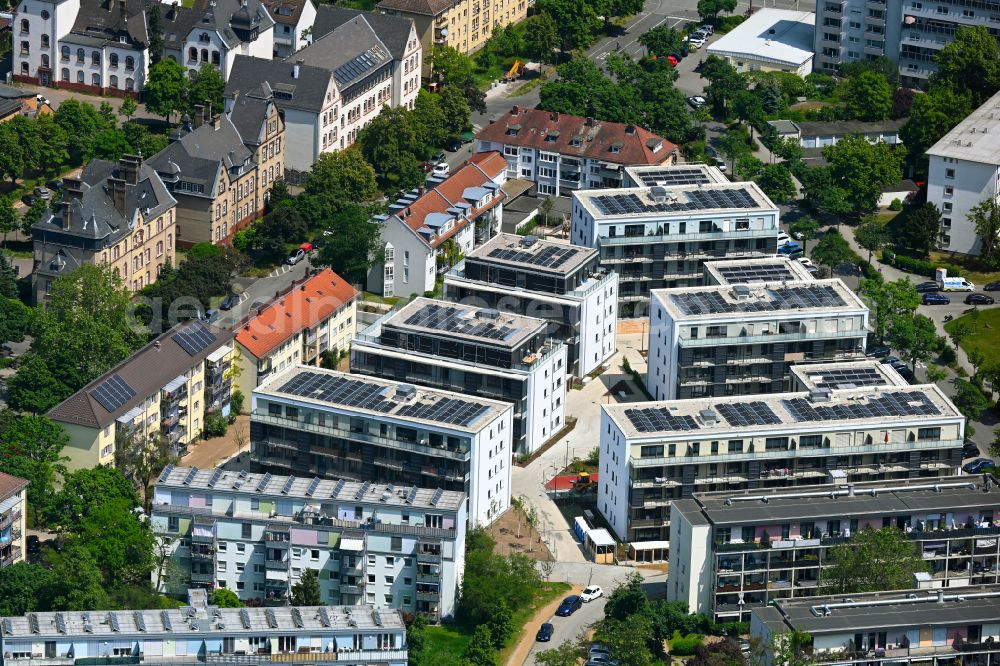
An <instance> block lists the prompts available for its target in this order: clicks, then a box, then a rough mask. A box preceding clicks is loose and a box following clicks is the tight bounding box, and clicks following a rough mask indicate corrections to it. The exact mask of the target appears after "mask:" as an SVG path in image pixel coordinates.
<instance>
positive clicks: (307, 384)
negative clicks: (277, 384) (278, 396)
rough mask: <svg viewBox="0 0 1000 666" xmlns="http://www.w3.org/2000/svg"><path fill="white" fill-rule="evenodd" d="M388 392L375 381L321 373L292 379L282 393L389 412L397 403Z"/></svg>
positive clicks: (300, 375) (307, 374) (299, 374)
mask: <svg viewBox="0 0 1000 666" xmlns="http://www.w3.org/2000/svg"><path fill="white" fill-rule="evenodd" d="M387 390H388V389H387V388H386V387H385V386H383V385H381V384H375V383H373V382H365V381H360V380H357V379H346V378H345V377H337V376H331V375H327V374H323V373H319V372H300V373H298V374H296V375H295V376H294V377H292V378H291V379H290V380H288V381H287V382H286V383H285V384H284V385H282V386H281V388H279V389H278V391H279V392H281V393H289V394H291V395H299V396H303V397H307V398H313V399H315V400H322V401H324V402H333V403H336V404H338V405H346V406H348V407H360V408H362V409H370V410H372V411H374V412H381V413H383V414H385V413H388V412H389V411H391V410H392V408H393V407H395V406H396V404H397V403H395V402H393V401H392V400H388V399H386V397H385V393H386V391H387Z"/></svg>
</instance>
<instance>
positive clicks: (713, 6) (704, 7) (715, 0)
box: [698, 0, 736, 23]
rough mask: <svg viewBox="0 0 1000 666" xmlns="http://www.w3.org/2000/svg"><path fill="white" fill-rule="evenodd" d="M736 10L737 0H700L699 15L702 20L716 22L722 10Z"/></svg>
mask: <svg viewBox="0 0 1000 666" xmlns="http://www.w3.org/2000/svg"><path fill="white" fill-rule="evenodd" d="M735 10H736V0H698V16H699V17H700V18H701V20H702V21H709V22H710V23H715V22H716V21H717V20H718V18H719V13H720V12H733V11H735Z"/></svg>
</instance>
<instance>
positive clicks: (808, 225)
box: [789, 215, 820, 252]
mask: <svg viewBox="0 0 1000 666" xmlns="http://www.w3.org/2000/svg"><path fill="white" fill-rule="evenodd" d="M789 229H790V230H791V232H792V233H793V234H796V235H799V236H802V251H803V252H805V251H806V250H807V249H808V247H809V241H811V240H813V239H814V238H816V237H817V236H819V230H820V226H819V222H817V221H816V218H814V217H811V216H809V215H804V216H802V217H800V218H799V219H797V220H795V221H794V222H792V223H791V225H789Z"/></svg>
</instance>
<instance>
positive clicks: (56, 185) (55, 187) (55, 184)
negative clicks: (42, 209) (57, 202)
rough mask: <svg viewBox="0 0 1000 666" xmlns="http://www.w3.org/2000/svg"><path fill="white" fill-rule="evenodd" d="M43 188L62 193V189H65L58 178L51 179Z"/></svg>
mask: <svg viewBox="0 0 1000 666" xmlns="http://www.w3.org/2000/svg"><path fill="white" fill-rule="evenodd" d="M45 186H46V187H48V188H49V189H50V190H52V191H53V192H62V191H63V188H64V187H65V185H63V182H62V180H60V179H58V178H53V179H52V180H50V181H49V182H47V183H45Z"/></svg>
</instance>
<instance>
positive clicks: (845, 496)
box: [677, 476, 1000, 527]
mask: <svg viewBox="0 0 1000 666" xmlns="http://www.w3.org/2000/svg"><path fill="white" fill-rule="evenodd" d="M935 488H937V490H935ZM998 504H1000V486H997V484H995V483H990V485H989V487H988V488H987V487H986V486H985V482H984V481H983V478H982V477H981V476H965V477H957V476H950V477H942V478H937V479H928V478H924V479H903V480H896V481H877V482H871V483H854V484H851V485H850V486H847V485H840V484H825V485H820V486H803V487H801V488H799V489H794V488H767V489H754V490H747V491H721V492H713V493H695V494H694V496H693V498H692V499H689V500H685V501H684V504H683V505H680V506H678V507H677V510H678V511H680V512H681V513H683V514H684V516H685V517H688V516H691V515H701V516H702V517H703V518H704V521H705V522H704V523H702V524H714V525H717V526H726V525H771V524H775V523H780V522H795V521H801V520H806V521H808V520H813V519H820V518H824V517H837V516H850V517H852V518H858V517H861V516H866V515H867V516H908V515H911V514H913V513H926V512H935V511H941V512H951V511H957V510H959V509H979V508H983V507H990V508H992V507H995V506H997V505H998ZM963 527H964V525H963Z"/></svg>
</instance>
